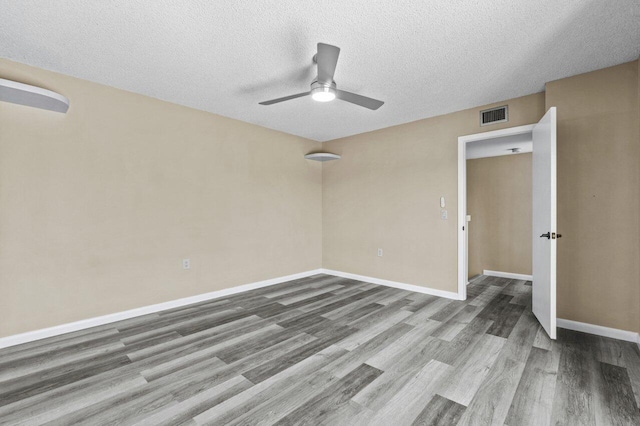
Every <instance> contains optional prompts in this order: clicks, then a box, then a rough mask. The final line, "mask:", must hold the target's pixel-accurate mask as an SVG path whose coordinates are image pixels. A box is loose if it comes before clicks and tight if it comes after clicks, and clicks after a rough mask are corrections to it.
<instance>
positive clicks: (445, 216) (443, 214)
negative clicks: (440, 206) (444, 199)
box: [440, 210, 447, 220]
mask: <svg viewBox="0 0 640 426" xmlns="http://www.w3.org/2000/svg"><path fill="white" fill-rule="evenodd" d="M440 219H442V220H447V211H446V210H440Z"/></svg>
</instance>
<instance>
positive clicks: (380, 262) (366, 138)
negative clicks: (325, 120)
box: [322, 93, 544, 292]
mask: <svg viewBox="0 0 640 426" xmlns="http://www.w3.org/2000/svg"><path fill="white" fill-rule="evenodd" d="M505 103H507V104H508V105H509V119H510V120H509V122H508V123H501V124H496V125H493V126H486V127H480V125H479V123H478V121H479V120H478V112H479V111H480V109H484V108H486V106H483V107H479V108H473V109H469V110H465V111H460V112H456V113H452V114H447V115H443V116H439V117H433V118H428V119H425V120H420V121H415V122H412V123H408V124H403V125H400V126H395V127H389V128H386V129H382V130H378V131H375V132H370V133H364V134H360V135H356V136H351V137H348V138H343V139H337V140H334V141H330V142H325V143H324V145H323V148H324V149H327V150H329V151H331V152H335V153H337V154H341V155H342V159H340V160H339V161H331V162H327V163H325V164H324V165H323V175H322V182H323V186H322V196H323V204H322V208H323V211H322V213H323V266H324V267H325V268H328V269H334V270H339V271H344V272H350V273H355V274H360V275H365V276H371V277H376V278H381V279H387V280H392V281H399V282H404V283H409V284H414V285H420V286H425V287H431V288H434V289H439V290H445V291H451V292H456V291H457V179H458V175H457V153H458V136H463V135H468V134H473V133H480V132H483V131H492V130H497V129H501V128H505V127H513V126H519V125H525V124H531V123H534V122H537V121H538V120H539V119H540V118H541V117H542V115H543V114H544V93H538V94H534V95H529V96H524V97H521V98H517V99H512V100H509V101H506V102H499V103H496V104H493V105H490V106H498V105H503V104H505ZM387 107H389V108H391V107H392V106H386V105H385V108H387ZM441 196H444V197H445V198H446V202H447V210H448V212H449V219H448V220H441V219H440V197H441ZM378 248H382V249H383V251H384V252H383V254H384V255H383V256H382V257H378V256H377V254H376V251H377V249H378Z"/></svg>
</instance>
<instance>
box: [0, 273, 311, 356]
mask: <svg viewBox="0 0 640 426" xmlns="http://www.w3.org/2000/svg"><path fill="white" fill-rule="evenodd" d="M321 273H323V272H322V269H314V270H311V271H306V272H301V273H298V274H293V275H286V276H284V277H278V278H272V279H269V280H264V281H258V282H254V283H250V284H245V285H241V286H237V287H230V288H225V289H223V290H218V291H212V292H210V293H205V294H199V295H196V296H191V297H185V298H182V299H177V300H171V301H168V302H163V303H158V304H155V305H149V306H143V307H141V308H135V309H130V310H128V311H123V312H117V313H115V314H108V315H102V316H99V317H94V318H88V319H84V320H80V321H75V322H70V323H67V324H62V325H57V326H55V327H49V328H43V329H40V330H35V331H29V332H26V333H21V334H15V335H13V336H7V337H2V338H0V349H2V348H6V347H9V346H15V345H19V344H21V343H27V342H32V341H34V340H40V339H45V338H47V337H53V336H58V335H60V334H65V333H71V332H72V331H78V330H83V329H86V328H91V327H96V326H99V325H104V324H109V323H112V322H116V321H122V320H125V319H129V318H134V317H139V316H142V315H147V314H152V313H155V312H159V311H165V310H167V309H173V308H178V307H180V306H185V305H190V304H192V303H198V302H203V301H206V300H211V299H217V298H220V297H223V296H228V295H231V294H236V293H241V292H243V291H248V290H254V289H256V288H261V287H267V286H270V285H274V284H280V283H284V282H287V281H292V280H297V279H300V278H305V277H309V276H311V275H316V274H321Z"/></svg>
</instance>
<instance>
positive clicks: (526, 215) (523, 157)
mask: <svg viewBox="0 0 640 426" xmlns="http://www.w3.org/2000/svg"><path fill="white" fill-rule="evenodd" d="M531 166H532V154H531V153H526V154H517V155H503V156H500V157H489V158H478V159H474V160H467V213H468V214H470V215H471V222H469V223H468V229H469V236H468V238H469V278H471V277H473V276H475V275H480V274H482V271H483V270H485V269H487V270H490V271H499V272H511V273H516V274H525V275H531V249H532V244H531V232H532V231H531V226H532V220H531V213H532V206H531V201H532V194H531Z"/></svg>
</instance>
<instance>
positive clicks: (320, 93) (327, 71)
mask: <svg viewBox="0 0 640 426" xmlns="http://www.w3.org/2000/svg"><path fill="white" fill-rule="evenodd" d="M339 54H340V48H339V47H336V46H332V45H330V44H324V43H318V53H316V54H315V55H314V56H313V61H314V62H315V63H316V64H317V65H318V77H317V78H316V79H315V80H313V82H311V90H310V91H308V92H304V93H298V94H295V95H290V96H285V97H283V98H278V99H272V100H270V101H265V102H260V105H273V104H277V103H279V102H284V101H288V100H291V99H296V98H301V97H303V96H309V95H311V98H312V99H313V100H314V101H318V102H329V101H332V100H334V99H336V98H337V99H340V100H343V101H346V102H350V103H352V104H356V105H360V106H363V107H365V108H369V109H372V110H376V109H378V108H380V107H381V106H382V105H383V104H384V102H382V101H379V100H377V99H372V98H367V97H366V96H362V95H357V94H355V93H351V92H346V91H344V90H338V89H337V86H336V82H335V81H334V80H333V74H334V73H335V71H336V64H337V63H338V55H339Z"/></svg>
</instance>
